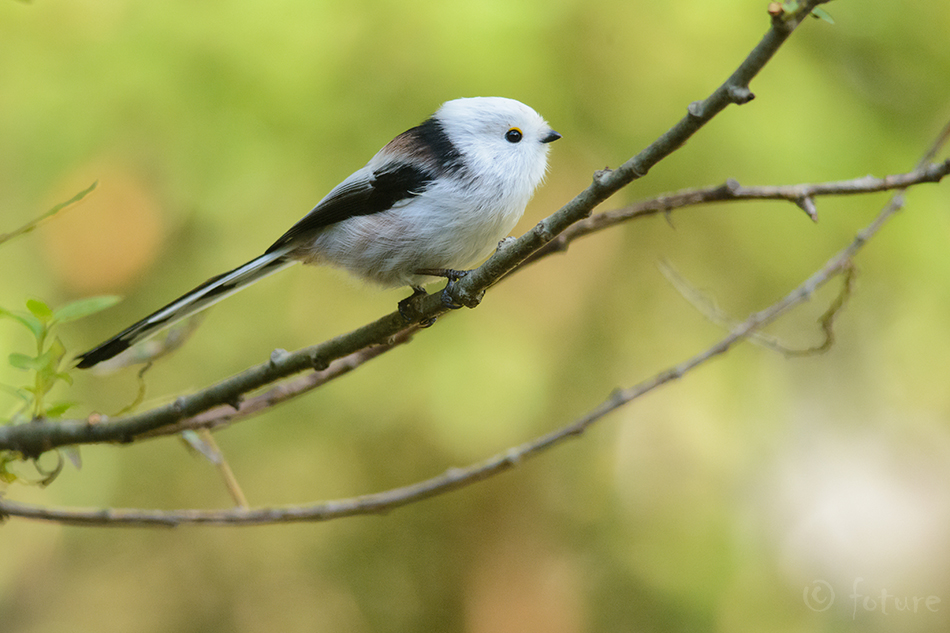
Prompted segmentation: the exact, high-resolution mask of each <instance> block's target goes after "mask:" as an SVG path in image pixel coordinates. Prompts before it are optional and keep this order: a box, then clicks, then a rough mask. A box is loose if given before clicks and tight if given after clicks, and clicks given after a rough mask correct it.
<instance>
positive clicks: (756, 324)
mask: <svg viewBox="0 0 950 633" xmlns="http://www.w3.org/2000/svg"><path fill="white" fill-rule="evenodd" d="M948 139H950V123H948V124H947V126H946V127H945V128H944V130H943V131H942V132H941V134H940V135H939V136H938V138H937V140H936V141H935V142H934V144H933V145H932V146H931V148H930V150H929V151H928V152H927V155H926V156H925V159H924V161H922V163H924V162H925V161H928V162H929V160H931V159H932V157H933V156H934V155H935V154H936V153H937V151H939V149H940V147H941V146H942V145H943V143H945V142H946V141H947V140H948ZM903 205H904V191H903V190H901V191H898V192H897V193H896V194H895V195H894V196H893V197H892V198H891V200H890V202H889V203H888V204H887V205H886V206H885V207H884V209H883V210H882V211H881V212H880V213H879V214H878V216H877V217H876V218H875V219H874V221H872V222H871V223H870V224H869V225H867V226H866V227H865V228H864V229H862V230H861V231H859V232H858V233H857V235H856V236H855V238H854V239H853V240H852V241H851V243H850V244H848V245H847V246H846V247H845V248H843V249H842V250H840V251H839V252H838V253H836V254H835V255H834V256H833V257H832V258H831V259H829V260H828V261H827V262H826V263H825V265H824V266H822V267H821V268H820V269H819V270H818V271H816V272H815V273H814V274H812V275H811V276H810V277H808V278H807V279H806V280H805V281H804V282H802V283H801V284H800V285H799V286H798V287H797V288H795V289H794V290H792V291H791V292H790V293H788V294H787V295H785V297H783V298H782V299H781V300H779V301H778V302H776V303H774V304H772V305H771V306H769V307H768V308H766V309H764V310H761V311H759V312H756V313H754V314H752V315H751V316H749V317H748V318H747V319H746V320H745V321H743V322H742V323H740V324H739V325H738V326H736V327H735V328H734V329H733V330H732V332H730V333H729V335H728V336H726V337H725V338H723V339H722V340H720V341H719V342H718V343H716V344H715V345H713V346H712V347H710V348H708V349H707V350H705V351H704V352H701V353H700V354H697V355H695V356H693V357H692V358H689V359H687V360H685V361H683V362H682V363H680V364H678V365H676V366H674V367H671V368H669V369H667V370H666V371H663V372H660V373H658V374H656V375H655V376H654V377H653V378H651V379H649V380H646V381H644V382H641V383H639V384H637V385H634V386H633V387H629V388H627V389H622V390H617V391H614V393H613V394H612V395H611V396H610V398H608V399H607V400H605V401H604V402H602V403H601V404H600V405H599V406H598V407H596V408H595V409H593V410H592V411H590V412H589V413H588V414H587V415H585V416H583V417H581V418H579V419H577V420H575V421H574V422H572V423H570V424H568V425H566V426H563V427H561V428H560V429H557V430H555V431H553V432H551V433H548V434H546V435H543V436H541V437H538V438H536V439H534V440H532V441H530V442H527V443H525V444H522V445H521V446H517V447H514V448H512V449H509V450H507V451H505V452H504V453H500V454H498V455H496V456H494V457H492V458H491V459H488V460H487V461H485V462H482V463H480V464H476V465H473V466H470V467H467V468H463V469H458V468H453V469H450V470H448V471H446V472H445V473H443V474H441V475H439V476H437V477H433V478H431V479H428V480H425V481H422V482H419V483H416V484H412V485H409V486H403V487H401V488H395V489H392V490H388V491H385V492H380V493H376V494H371V495H364V496H361V497H354V498H350V499H342V500H338V501H329V502H324V503H318V504H310V505H296V506H284V507H279V508H256V509H247V508H235V509H230V510H178V511H171V512H165V511H160V510H124V509H111V508H108V509H81V508H53V507H42V506H36V505H31V504H25V503H19V502H16V501H9V500H5V499H3V498H2V497H0V518H3V517H10V516H18V517H23V518H30V519H37V520H43V521H55V522H59V523H66V524H71V525H95V526H141V527H144V526H164V527H175V526H178V525H183V524H204V525H227V526H246V525H260V524H269V523H287V522H300V521H309V522H314V521H327V520H330V519H336V518H342V517H347V516H355V515H366V514H381V513H385V512H388V511H390V510H393V509H395V508H398V507H401V506H404V505H407V504H410V503H413V502H416V501H420V500H422V499H428V498H430V497H434V496H436V495H440V494H444V493H447V492H450V491H453V490H457V489H459V488H462V487H465V486H469V485H472V484H474V483H477V482H479V481H482V480H484V479H487V478H489V477H492V476H494V475H497V474H499V473H502V472H504V471H506V470H510V469H512V468H514V467H515V466H517V465H519V464H520V463H522V462H523V461H524V460H526V459H528V458H530V457H534V456H536V455H538V454H540V453H543V452H545V451H547V450H549V449H551V448H553V447H555V446H557V445H559V444H561V443H563V442H564V441H565V440H568V439H571V438H574V437H578V436H580V435H581V434H583V433H584V432H585V431H586V430H587V429H588V428H590V426H592V425H593V424H594V423H596V422H597V421H599V420H600V419H602V418H604V417H605V416H606V415H607V414H609V413H611V412H613V411H615V410H616V409H618V408H620V407H622V406H624V405H626V404H628V403H630V402H632V401H634V400H636V399H637V398H639V397H641V396H643V395H645V394H647V393H649V392H650V391H653V390H654V389H657V388H658V387H660V386H662V385H664V384H666V383H668V382H671V381H673V380H677V379H679V378H682V377H683V376H685V375H686V374H687V373H689V372H691V371H693V370H694V369H696V368H697V367H699V366H700V365H703V364H705V363H706V362H708V361H710V360H712V359H713V358H716V357H718V356H720V355H722V354H725V353H726V352H727V351H729V349H731V348H732V347H733V346H734V345H735V344H736V343H738V342H740V341H743V340H745V339H747V338H749V337H750V336H751V335H752V334H753V333H755V332H756V331H757V330H758V329H760V328H761V327H763V326H765V325H767V324H769V323H771V322H773V321H775V320H776V319H777V318H779V317H780V316H781V315H783V314H785V313H786V312H788V311H789V310H791V309H792V308H794V307H795V306H797V305H798V304H800V303H802V302H804V301H806V300H808V299H809V298H810V297H811V296H812V295H813V294H814V292H815V291H816V290H817V289H818V288H820V287H822V286H824V285H825V284H826V283H828V282H829V281H830V280H831V279H833V278H834V277H835V276H836V275H838V274H840V273H842V272H847V271H850V270H851V269H852V263H851V262H852V260H853V259H854V257H855V255H857V254H858V252H859V251H860V250H861V249H862V248H863V247H864V246H865V245H866V244H867V243H868V242H869V241H870V240H871V239H873V238H874V236H875V235H877V233H878V232H880V230H881V229H882V228H884V225H885V224H886V223H887V221H888V220H889V219H890V218H891V217H893V216H894V215H895V214H896V213H897V212H898V211H900V209H902V208H903ZM836 311H837V309H834V310H830V311H829V313H831V314H834V313H835V312H836Z"/></svg>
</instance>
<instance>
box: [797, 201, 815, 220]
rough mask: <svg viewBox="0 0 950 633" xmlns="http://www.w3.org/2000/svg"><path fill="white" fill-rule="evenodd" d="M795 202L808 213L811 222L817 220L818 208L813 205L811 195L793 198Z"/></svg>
mask: <svg viewBox="0 0 950 633" xmlns="http://www.w3.org/2000/svg"><path fill="white" fill-rule="evenodd" d="M795 204H797V205H798V207H799V208H800V209H801V210H802V211H804V212H805V213H806V214H808V217H809V218H811V221H812V222H818V208H817V207H815V201H814V200H813V199H812V197H811V196H802V197H801V198H797V199H796V200H795Z"/></svg>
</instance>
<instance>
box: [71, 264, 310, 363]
mask: <svg viewBox="0 0 950 633" xmlns="http://www.w3.org/2000/svg"><path fill="white" fill-rule="evenodd" d="M285 255H286V252H284V251H276V252H273V253H265V254H264V255H261V256H260V257H258V258H257V259H252V260H251V261H249V262H248V263H246V264H244V265H243V266H238V267H237V268H235V269H234V270H231V271H228V272H226V273H223V274H220V275H218V276H216V277H212V278H211V279H209V280H208V281H206V282H204V283H203V284H201V285H200V286H198V287H197V288H195V289H194V290H192V291H190V292H187V293H185V294H184V295H182V296H181V297H179V298H177V299H175V300H174V301H172V302H171V303H169V304H168V305H167V306H165V307H164V308H161V309H159V310H157V311H155V312H153V313H152V314H150V315H148V316H147V317H145V318H144V319H142V320H141V321H139V322H138V323H135V324H134V325H131V326H129V327H128V328H126V329H124V330H122V331H121V332H119V333H118V334H116V335H115V336H113V337H112V338H110V339H109V340H108V341H106V342H104V343H102V344H100V345H98V346H96V347H94V348H93V349H91V350H89V351H88V352H86V353H85V354H81V355H79V356H78V357H77V358H78V360H79V362H78V363H77V364H76V367H78V368H79V369H88V368H89V367H92V366H94V365H97V364H99V363H101V362H102V361H104V360H109V359H110V358H112V357H114V356H116V355H118V354H120V353H122V352H124V351H125V350H127V349H128V348H130V347H132V346H133V345H135V344H136V343H139V342H141V341H144V340H145V339H147V338H150V337H152V336H154V335H156V334H158V333H159V332H161V331H162V330H164V329H166V328H169V327H171V326H172V325H174V324H175V323H178V322H179V321H181V320H182V319H185V318H187V317H189V316H191V315H193V314H195V313H196V312H200V311H202V310H204V309H205V308H207V307H209V306H211V305H214V304H215V303H217V302H218V301H221V300H222V299H224V298H225V297H229V296H231V295H233V294H234V293H235V292H237V291H239V290H241V289H242V288H245V287H247V286H249V285H251V284H252V283H254V282H256V281H258V280H260V279H263V278H264V277H267V276H268V275H271V274H273V273H275V272H277V271H278V270H281V269H283V268H286V267H287V266H290V265H291V264H293V263H295V262H294V260H290V259H287V258H286V257H285Z"/></svg>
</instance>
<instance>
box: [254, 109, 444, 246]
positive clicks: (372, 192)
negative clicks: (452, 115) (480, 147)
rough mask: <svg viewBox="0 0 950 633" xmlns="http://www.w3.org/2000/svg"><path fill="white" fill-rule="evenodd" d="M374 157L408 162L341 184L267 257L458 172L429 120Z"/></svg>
mask: <svg viewBox="0 0 950 633" xmlns="http://www.w3.org/2000/svg"><path fill="white" fill-rule="evenodd" d="M380 154H381V155H386V156H387V157H395V156H405V157H408V158H409V160H410V161H411V162H405V161H403V162H392V163H389V164H388V165H387V166H385V167H382V168H380V169H377V170H376V171H374V172H373V174H372V176H371V178H370V179H369V181H368V182H367V181H365V180H360V181H356V182H352V183H349V184H345V183H344V184H343V185H341V186H340V187H339V188H338V189H337V191H335V192H333V194H332V195H331V196H330V197H328V198H327V199H326V200H323V201H322V202H321V203H320V204H318V205H317V206H316V207H314V208H313V209H312V210H311V211H310V213H308V214H307V215H305V216H304V217H303V219H301V220H300V221H299V222H297V223H296V224H295V225H293V226H292V227H290V230H289V231H287V232H286V233H284V234H283V235H282V236H281V238H280V239H279V240H277V241H276V242H274V244H273V246H271V247H270V248H269V249H267V252H268V253H270V252H272V251H275V250H277V249H280V248H283V247H285V246H288V245H290V244H292V243H294V242H296V241H297V240H298V239H299V238H301V237H302V236H304V235H307V234H309V233H314V232H316V231H319V230H320V229H322V228H325V227H328V226H330V225H331V224H336V223H337V222H342V221H343V220H346V219H347V218H352V217H354V216H358V215H371V214H373V213H379V212H381V211H386V210H387V209H390V208H392V206H393V205H394V204H396V203H397V202H399V201H400V200H405V199H406V198H412V197H413V196H418V195H419V194H421V193H422V192H423V191H425V190H426V187H428V186H429V184H430V183H431V182H432V181H433V180H435V178H436V176H438V175H440V174H449V173H456V172H459V171H462V170H463V164H462V155H461V154H460V153H459V151H458V149H457V148H456V147H455V146H454V145H453V144H452V142H451V141H450V140H449V137H448V135H447V134H446V132H445V130H444V129H443V127H442V124H441V123H439V121H438V120H436V119H435V118H430V119H428V120H426V121H425V122H423V123H422V124H421V125H418V126H416V127H414V128H412V129H411V130H407V131H406V132H403V133H402V134H400V135H399V136H397V137H396V138H394V139H393V140H392V141H390V143H389V144H388V145H387V146H386V147H384V148H383V149H382V150H381V151H380Z"/></svg>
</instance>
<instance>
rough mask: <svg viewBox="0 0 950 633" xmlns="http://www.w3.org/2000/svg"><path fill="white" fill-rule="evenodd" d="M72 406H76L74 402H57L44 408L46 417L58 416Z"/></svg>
mask: <svg viewBox="0 0 950 633" xmlns="http://www.w3.org/2000/svg"><path fill="white" fill-rule="evenodd" d="M74 406H76V403H75V402H57V403H56V404H54V405H53V406H51V407H49V408H48V409H46V411H45V414H46V417H48V418H59V417H62V415H63V414H64V413H66V412H67V411H68V410H70V409H71V408H73V407H74Z"/></svg>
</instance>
